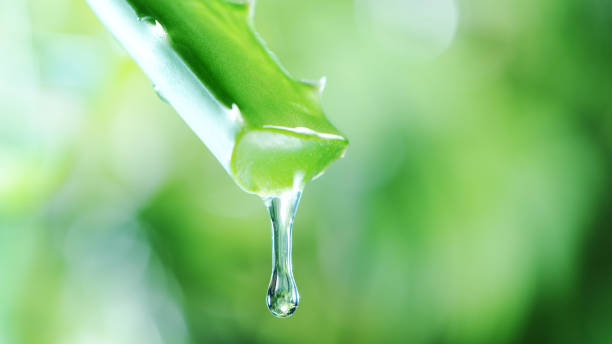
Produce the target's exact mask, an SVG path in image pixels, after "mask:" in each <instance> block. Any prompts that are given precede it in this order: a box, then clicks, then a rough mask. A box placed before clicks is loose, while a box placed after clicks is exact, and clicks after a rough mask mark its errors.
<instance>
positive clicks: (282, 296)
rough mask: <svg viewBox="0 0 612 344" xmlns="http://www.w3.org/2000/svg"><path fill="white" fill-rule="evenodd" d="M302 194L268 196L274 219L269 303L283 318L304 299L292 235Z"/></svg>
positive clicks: (267, 200) (273, 312) (273, 311)
mask: <svg viewBox="0 0 612 344" xmlns="http://www.w3.org/2000/svg"><path fill="white" fill-rule="evenodd" d="M301 194H302V192H301V190H300V191H291V192H287V193H285V194H283V195H281V196H278V197H270V198H266V199H264V202H265V203H266V206H267V207H268V212H269V214H270V220H271V222H272V276H271V278H270V286H269V287H268V293H267V296H266V303H267V305H268V309H270V312H272V314H273V315H274V316H276V317H279V318H286V317H289V316H291V315H292V314H293V313H294V312H295V310H296V309H297V307H298V303H299V301H300V294H299V293H298V289H297V286H296V285H295V280H294V278H293V267H292V262H291V239H292V238H291V237H292V229H293V218H294V217H295V212H296V210H297V207H298V204H299V203H300V196H301Z"/></svg>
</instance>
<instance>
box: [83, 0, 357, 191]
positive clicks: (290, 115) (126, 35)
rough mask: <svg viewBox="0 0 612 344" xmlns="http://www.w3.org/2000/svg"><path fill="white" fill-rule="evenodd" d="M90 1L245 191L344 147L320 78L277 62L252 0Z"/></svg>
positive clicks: (292, 178)
mask: <svg viewBox="0 0 612 344" xmlns="http://www.w3.org/2000/svg"><path fill="white" fill-rule="evenodd" d="M87 1H88V3H89V5H90V7H91V8H92V9H93V10H94V12H95V13H96V14H97V15H98V17H99V18H100V19H101V21H102V22H103V23H104V24H105V26H106V27H107V28H108V29H109V30H110V31H111V32H112V33H113V34H114V36H115V37H116V38H117V39H118V40H119V41H120V43H121V44H122V45H123V46H124V47H125V48H126V50H127V51H128V53H129V54H130V55H131V56H132V57H133V58H134V60H135V61H136V62H137V63H138V65H139V66H140V67H141V68H142V69H143V71H144V72H145V74H147V76H148V77H149V78H150V79H151V81H152V82H153V83H154V84H155V85H156V89H157V90H158V92H160V93H161V95H162V96H163V97H164V98H165V99H166V100H167V101H168V102H169V103H170V104H171V105H172V106H173V107H174V108H175V109H176V110H177V112H178V113H179V114H180V115H181V116H182V117H183V118H184V120H185V121H186V122H187V124H188V125H189V126H190V127H191V128H192V129H193V130H194V132H195V133H196V134H197V135H198V136H199V137H200V139H201V140H202V141H203V142H204V143H205V144H206V146H207V147H208V148H209V149H210V150H211V151H212V153H213V154H214V155H215V157H216V158H217V159H218V160H219V162H220V163H221V164H222V165H223V167H224V168H225V169H226V170H227V172H228V173H229V174H230V175H231V176H232V177H233V178H234V180H235V181H236V183H237V184H238V185H239V186H240V187H241V188H242V189H244V190H245V191H247V192H250V193H255V194H258V195H260V196H271V195H278V194H281V193H282V192H284V191H285V190H287V189H292V188H295V186H296V184H303V183H305V182H307V181H308V180H310V179H312V178H313V177H315V176H317V175H318V174H320V173H322V172H323V171H324V170H325V169H326V168H327V167H328V166H329V165H330V164H331V163H332V162H333V161H334V160H336V159H338V158H339V157H340V156H342V154H343V153H344V151H345V150H346V148H347V145H348V140H347V139H346V137H345V136H344V135H342V134H341V133H340V132H339V131H338V130H337V129H336V128H335V127H334V126H333V125H332V124H331V123H330V122H329V120H328V119H327V118H326V117H325V115H324V113H323V110H322V107H321V104H320V96H321V92H322V88H323V85H322V83H311V82H304V81H299V80H296V79H295V78H293V77H292V76H291V75H289V73H288V72H287V71H285V70H284V69H283V67H282V66H281V65H280V64H279V62H278V61H277V60H276V58H275V57H274V55H273V54H272V53H271V52H270V51H269V50H268V49H267V48H266V47H265V45H264V43H263V42H262V40H261V39H260V38H259V36H258V35H257V34H256V33H255V31H254V28H253V4H252V3H244V4H237V3H233V2H229V1H227V0H87ZM300 186H301V185H300Z"/></svg>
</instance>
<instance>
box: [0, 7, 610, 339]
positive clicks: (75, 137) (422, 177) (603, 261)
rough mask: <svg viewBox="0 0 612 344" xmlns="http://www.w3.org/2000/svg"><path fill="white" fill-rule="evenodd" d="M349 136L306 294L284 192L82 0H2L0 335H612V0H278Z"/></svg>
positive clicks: (315, 205) (317, 223)
mask: <svg viewBox="0 0 612 344" xmlns="http://www.w3.org/2000/svg"><path fill="white" fill-rule="evenodd" d="M256 26H257V28H258V30H259V31H260V32H261V33H262V36H263V37H265V38H266V40H267V42H268V44H269V46H270V47H271V48H272V50H274V51H275V52H276V53H277V55H279V57H280V59H281V60H282V61H283V62H284V64H285V66H286V67H287V69H288V70H291V71H294V74H295V75H296V76H297V77H300V78H308V79H313V78H316V77H319V76H320V75H322V74H325V75H326V76H327V77H328V80H329V82H328V87H327V92H326V93H325V95H324V98H323V103H324V107H325V110H326V112H327V113H329V114H330V115H331V117H332V118H334V122H335V124H337V126H338V127H339V128H342V129H343V131H344V132H345V133H346V134H347V136H348V137H350V138H351V139H352V147H351V149H350V150H349V153H348V154H347V157H346V158H345V159H343V160H341V161H339V162H338V163H336V164H335V166H333V168H331V169H330V170H329V171H328V173H327V174H326V175H325V176H324V177H323V178H321V179H320V180H318V181H316V182H314V183H312V184H311V185H309V186H308V187H307V189H306V191H305V194H304V197H303V201H302V205H301V209H300V210H299V212H298V215H297V218H296V224H295V234H294V240H295V245H294V263H295V274H296V280H297V282H298V285H299V287H300V294H301V296H302V304H301V306H300V309H299V310H298V312H297V313H296V314H295V315H294V316H293V317H292V318H290V319H288V320H279V319H276V318H274V317H272V316H271V315H270V314H269V313H268V311H267V309H266V307H265V302H264V295H265V290H266V285H267V282H268V278H269V272H270V271H269V270H270V257H269V256H270V240H269V236H270V235H269V228H268V226H269V225H268V222H267V219H266V214H265V209H264V207H263V205H262V204H261V201H259V200H258V199H257V198H256V197H254V196H249V195H247V194H244V193H242V192H241V191H240V190H239V189H238V188H237V187H236V186H235V185H234V184H233V182H232V181H231V179H230V178H229V177H228V176H227V175H226V174H225V172H224V171H223V169H222V168H221V167H220V166H219V165H218V163H217V162H216V161H215V160H214V158H212V156H211V155H210V154H209V153H208V152H207V151H206V149H205V148H204V146H203V145H202V144H201V143H200V142H199V140H198V139H197V138H196V137H195V135H194V134H192V133H191V132H190V131H189V130H188V128H187V127H186V125H185V124H184V123H183V122H182V121H181V119H180V118H179V117H178V116H177V115H176V114H175V113H174V112H173V111H172V109H171V108H169V107H168V106H167V105H165V104H164V103H162V102H161V101H159V100H157V98H156V96H155V93H154V92H153V90H152V88H151V86H150V84H149V83H148V82H147V81H146V78H145V77H144V76H143V75H142V73H141V72H140V71H139V70H138V68H137V67H136V66H135V64H134V63H133V62H132V61H131V60H130V59H129V58H128V57H127V56H126V55H125V54H124V53H123V51H122V50H121V48H119V47H118V45H117V44H116V43H115V42H114V41H113V39H112V38H111V37H110V36H109V35H108V34H107V33H106V31H105V30H104V28H103V27H102V26H101V25H100V24H99V23H98V21H97V20H96V18H95V17H94V16H93V15H92V14H91V13H90V11H89V9H88V8H87V6H86V4H85V2H84V1H80V0H56V1H47V0H28V1H3V2H0V28H1V30H0V51H2V54H1V55H0V76H1V79H0V343H24V344H28V343H32V344H38V343H79V344H80V343H117V344H122V343H208V342H210V343H217V342H227V343H230V342H255V343H276V342H278V343H281V342H288V341H291V342H296V343H312V342H317V343H334V342H351V343H372V342H398V343H400V342H401V343H405V342H410V343H467V344H470V343H562V344H563V343H610V342H612V327H610V324H611V323H612V264H610V259H611V257H610V247H612V232H610V223H611V222H612V216H611V215H610V214H611V212H610V210H609V208H610V206H611V205H612V184H611V178H612V164H611V163H612V159H611V157H612V97H611V96H610V95H611V94H612V63H610V62H611V61H612V35H611V34H610V32H612V4H611V3H610V2H609V1H604V0H586V1H585V0H582V1H578V0H563V1H553V0H544V1H538V2H533V1H525V0H520V1H506V0H505V1H496V2H491V1H484V0H477V1H457V2H453V1H451V0H435V1H427V2H425V1H414V0H406V1H392V0H384V1H382V0H380V1H375V0H354V1H349V0H335V1H331V0H326V1H324V0H312V1H297V0H282V1H281V0H260V1H259V2H258V5H257V16H256Z"/></svg>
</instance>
